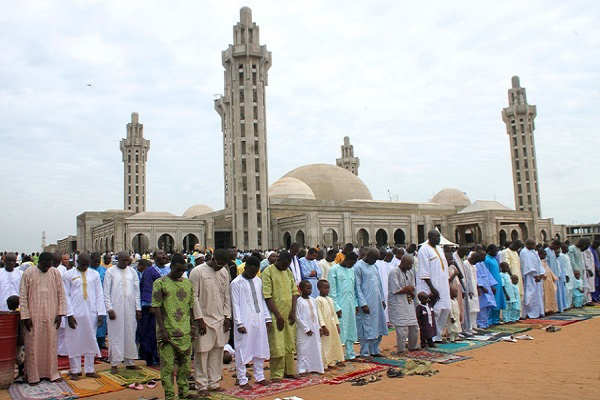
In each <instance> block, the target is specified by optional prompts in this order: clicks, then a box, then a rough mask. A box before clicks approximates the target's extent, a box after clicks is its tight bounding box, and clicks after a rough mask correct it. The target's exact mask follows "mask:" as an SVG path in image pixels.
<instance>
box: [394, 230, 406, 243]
mask: <svg viewBox="0 0 600 400" xmlns="http://www.w3.org/2000/svg"><path fill="white" fill-rule="evenodd" d="M394 243H395V244H397V245H398V244H405V243H406V234H405V233H404V231H403V230H402V229H396V231H395V232H394Z"/></svg>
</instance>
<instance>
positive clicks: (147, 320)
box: [136, 265, 171, 365]
mask: <svg viewBox="0 0 600 400" xmlns="http://www.w3.org/2000/svg"><path fill="white" fill-rule="evenodd" d="M169 272H171V267H163V268H159V267H157V266H156V265H153V266H151V267H148V268H146V270H145V271H144V273H143V274H142V280H141V282H140V292H141V301H142V318H141V319H140V320H139V321H138V325H137V330H136V336H137V338H138V339H139V342H140V349H139V355H140V359H142V360H146V365H154V364H158V363H159V361H160V359H159V357H158V348H157V344H156V317H155V316H154V313H151V312H150V306H151V304H152V286H153V285H154V281H155V280H157V279H158V278H160V277H163V276H165V275H168V274H169Z"/></svg>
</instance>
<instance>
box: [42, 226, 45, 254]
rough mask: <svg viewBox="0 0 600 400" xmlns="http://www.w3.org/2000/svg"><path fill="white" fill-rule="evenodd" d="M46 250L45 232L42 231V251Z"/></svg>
mask: <svg viewBox="0 0 600 400" xmlns="http://www.w3.org/2000/svg"><path fill="white" fill-rule="evenodd" d="M45 248H46V231H42V251H44V249H45Z"/></svg>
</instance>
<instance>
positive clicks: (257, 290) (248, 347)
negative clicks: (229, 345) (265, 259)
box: [229, 275, 271, 364]
mask: <svg viewBox="0 0 600 400" xmlns="http://www.w3.org/2000/svg"><path fill="white" fill-rule="evenodd" d="M229 287H230V289H231V306H232V308H233V324H234V329H233V335H234V345H235V358H236V360H238V359H239V360H241V361H242V363H244V364H248V363H249V362H250V361H252V358H262V359H265V360H266V359H268V358H269V357H270V352H269V338H268V336H267V327H266V323H267V322H271V313H270V312H269V309H268V308H267V303H266V302H265V298H264V297H263V291H262V280H261V279H260V278H257V277H254V279H246V278H244V277H243V276H242V275H238V276H237V277H236V278H235V279H234V280H233V282H231V284H230V286H229ZM252 288H254V291H253V290H252ZM240 327H244V328H246V333H240V332H238V328H240Z"/></svg>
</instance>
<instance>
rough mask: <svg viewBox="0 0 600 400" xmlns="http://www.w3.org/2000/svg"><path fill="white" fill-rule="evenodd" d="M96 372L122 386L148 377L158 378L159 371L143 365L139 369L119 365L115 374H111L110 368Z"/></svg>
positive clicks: (145, 379) (147, 379)
mask: <svg viewBox="0 0 600 400" xmlns="http://www.w3.org/2000/svg"><path fill="white" fill-rule="evenodd" d="M98 373H99V374H100V375H102V376H105V377H107V378H108V379H110V380H111V381H113V382H116V383H118V384H119V385H122V386H127V385H129V384H131V383H135V382H141V383H146V382H148V381H149V380H150V379H155V380H160V372H159V371H157V370H155V369H152V368H148V367H145V366H144V367H140V369H126V368H125V367H121V368H119V370H118V374H116V375H113V374H111V373H110V370H107V371H101V372H98Z"/></svg>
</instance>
